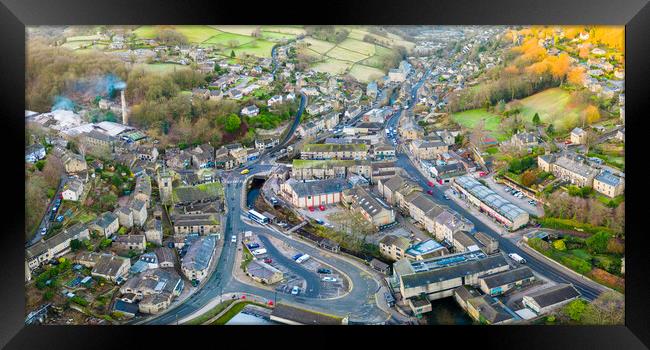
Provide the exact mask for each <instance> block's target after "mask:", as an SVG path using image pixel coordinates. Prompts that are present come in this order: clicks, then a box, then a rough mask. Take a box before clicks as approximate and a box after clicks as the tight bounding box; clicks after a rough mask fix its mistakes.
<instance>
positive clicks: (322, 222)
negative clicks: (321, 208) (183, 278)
mask: <svg viewBox="0 0 650 350" xmlns="http://www.w3.org/2000/svg"><path fill="white" fill-rule="evenodd" d="M316 223H317V224H319V225H322V224H324V223H325V221H323V220H321V219H316Z"/></svg>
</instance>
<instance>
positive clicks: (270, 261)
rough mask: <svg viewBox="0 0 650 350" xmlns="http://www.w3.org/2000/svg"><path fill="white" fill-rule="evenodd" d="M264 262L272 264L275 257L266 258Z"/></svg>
mask: <svg viewBox="0 0 650 350" xmlns="http://www.w3.org/2000/svg"><path fill="white" fill-rule="evenodd" d="M264 262H265V263H267V264H270V263H272V262H273V259H271V258H266V259H264Z"/></svg>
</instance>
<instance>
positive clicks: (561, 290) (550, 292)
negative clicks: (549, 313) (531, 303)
mask: <svg viewBox="0 0 650 350" xmlns="http://www.w3.org/2000/svg"><path fill="white" fill-rule="evenodd" d="M525 296H527V297H529V298H532V299H533V300H535V302H536V303H537V305H539V306H540V307H541V308H544V307H547V306H550V305H555V304H557V303H561V302H563V301H565V300H569V299H573V298H577V297H579V296H580V292H578V291H577V290H576V289H575V287H573V285H571V284H558V285H555V286H553V287H549V288H546V289H541V290H538V291H536V292H533V293H531V294H527V295H525Z"/></svg>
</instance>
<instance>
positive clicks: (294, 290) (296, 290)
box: [291, 286, 300, 295]
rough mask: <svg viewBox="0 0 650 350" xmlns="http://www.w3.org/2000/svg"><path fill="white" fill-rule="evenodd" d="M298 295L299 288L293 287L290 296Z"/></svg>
mask: <svg viewBox="0 0 650 350" xmlns="http://www.w3.org/2000/svg"><path fill="white" fill-rule="evenodd" d="M299 293H300V287H298V286H293V288H291V295H298V294H299Z"/></svg>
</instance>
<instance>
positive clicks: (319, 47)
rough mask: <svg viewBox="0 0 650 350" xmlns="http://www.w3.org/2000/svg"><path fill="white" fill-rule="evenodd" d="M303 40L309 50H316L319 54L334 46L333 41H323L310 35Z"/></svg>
mask: <svg viewBox="0 0 650 350" xmlns="http://www.w3.org/2000/svg"><path fill="white" fill-rule="evenodd" d="M303 41H304V42H306V43H308V44H309V48H310V49H311V50H313V51H316V52H318V53H320V54H324V53H326V52H327V51H329V50H331V49H333V48H334V46H336V45H335V44H333V43H330V42H327V41H323V40H318V39H314V38H311V37H307V38H305V39H304V40H303Z"/></svg>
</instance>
